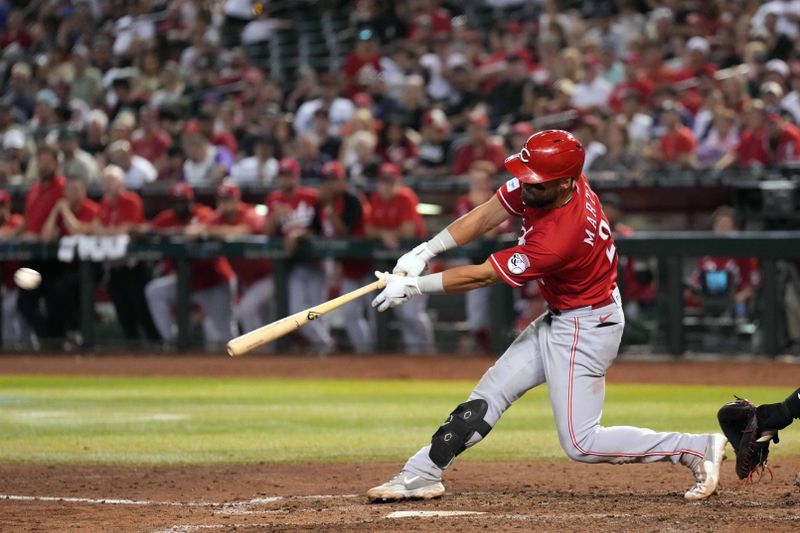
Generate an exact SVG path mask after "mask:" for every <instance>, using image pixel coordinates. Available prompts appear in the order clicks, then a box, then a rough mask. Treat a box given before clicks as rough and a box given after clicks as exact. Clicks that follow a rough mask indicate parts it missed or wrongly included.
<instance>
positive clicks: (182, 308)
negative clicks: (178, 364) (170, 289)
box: [174, 253, 192, 350]
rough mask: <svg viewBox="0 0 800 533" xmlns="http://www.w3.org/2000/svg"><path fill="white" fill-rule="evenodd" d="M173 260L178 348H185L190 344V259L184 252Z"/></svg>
mask: <svg viewBox="0 0 800 533" xmlns="http://www.w3.org/2000/svg"><path fill="white" fill-rule="evenodd" d="M174 261H175V276H176V283H175V317H176V322H177V324H178V342H177V348H178V349H179V350H186V349H187V348H189V346H190V345H191V338H192V332H191V327H192V324H191V313H192V309H191V294H190V292H191V283H192V268H191V261H190V259H189V258H188V257H187V256H186V254H185V253H183V254H181V256H180V257H176V258H175V259H174Z"/></svg>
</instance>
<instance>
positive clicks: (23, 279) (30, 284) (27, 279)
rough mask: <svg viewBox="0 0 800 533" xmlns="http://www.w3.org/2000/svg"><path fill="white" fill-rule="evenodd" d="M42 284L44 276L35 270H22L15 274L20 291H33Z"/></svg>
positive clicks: (15, 280)
mask: <svg viewBox="0 0 800 533" xmlns="http://www.w3.org/2000/svg"><path fill="white" fill-rule="evenodd" d="M41 282H42V275H41V274H39V273H38V272H36V271H35V270H33V269H32V268H20V269H17V271H16V272H14V283H16V284H17V287H19V288H20V289H25V290H26V291H31V290H33V289H35V288H36V287H38V286H39V284H40V283H41Z"/></svg>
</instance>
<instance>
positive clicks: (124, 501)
mask: <svg viewBox="0 0 800 533" xmlns="http://www.w3.org/2000/svg"><path fill="white" fill-rule="evenodd" d="M0 500H16V501H24V502H64V503H91V504H106V505H169V506H178V505H180V506H189V507H211V506H214V505H221V504H219V503H214V502H162V501H155V500H127V499H117V498H76V497H72V496H21V495H18V494H0Z"/></svg>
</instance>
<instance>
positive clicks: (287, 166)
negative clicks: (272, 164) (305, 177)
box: [278, 157, 300, 176]
mask: <svg viewBox="0 0 800 533" xmlns="http://www.w3.org/2000/svg"><path fill="white" fill-rule="evenodd" d="M278 174H279V175H280V174H291V175H293V176H299V175H300V165H298V164H297V160H296V159H295V158H293V157H284V158H282V159H281V160H280V161H279V162H278Z"/></svg>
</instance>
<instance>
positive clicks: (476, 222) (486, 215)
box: [447, 196, 509, 268]
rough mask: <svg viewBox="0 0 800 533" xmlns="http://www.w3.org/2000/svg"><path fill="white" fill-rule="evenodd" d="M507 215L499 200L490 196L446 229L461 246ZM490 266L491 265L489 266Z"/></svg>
mask: <svg viewBox="0 0 800 533" xmlns="http://www.w3.org/2000/svg"><path fill="white" fill-rule="evenodd" d="M508 217H509V215H508V211H506V210H505V208H504V207H503V205H502V204H501V203H500V200H498V199H497V197H496V196H492V197H491V198H490V199H489V200H487V201H486V202H484V203H482V204H481V205H479V206H478V207H476V208H475V209H473V210H472V211H470V212H469V213H467V214H466V215H464V216H463V217H461V218H459V219H458V220H456V221H455V222H453V223H452V224H450V225H449V226H447V230H448V231H449V232H450V235H452V236H453V239H454V240H455V241H456V244H458V245H459V246H463V245H464V244H467V243H468V242H471V241H473V240H475V239H476V238H478V237H481V236H483V235H485V234H486V233H488V232H489V231H491V230H493V229H494V228H496V227H497V226H499V225H500V224H502V223H503V222H504V221H505V220H506V219H507V218H508ZM489 268H491V267H489Z"/></svg>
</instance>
